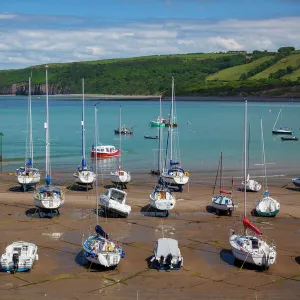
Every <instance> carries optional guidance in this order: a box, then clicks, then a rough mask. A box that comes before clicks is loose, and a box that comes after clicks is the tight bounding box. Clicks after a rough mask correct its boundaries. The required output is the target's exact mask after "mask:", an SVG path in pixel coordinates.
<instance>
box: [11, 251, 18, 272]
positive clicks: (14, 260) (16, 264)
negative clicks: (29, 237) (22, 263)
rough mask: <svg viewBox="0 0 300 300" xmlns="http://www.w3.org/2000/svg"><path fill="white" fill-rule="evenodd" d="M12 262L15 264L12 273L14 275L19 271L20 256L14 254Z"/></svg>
mask: <svg viewBox="0 0 300 300" xmlns="http://www.w3.org/2000/svg"><path fill="white" fill-rule="evenodd" d="M12 260H13V264H14V266H13V270H12V273H13V274H14V273H16V272H17V270H18V266H19V254H18V253H14V254H13V258H12Z"/></svg>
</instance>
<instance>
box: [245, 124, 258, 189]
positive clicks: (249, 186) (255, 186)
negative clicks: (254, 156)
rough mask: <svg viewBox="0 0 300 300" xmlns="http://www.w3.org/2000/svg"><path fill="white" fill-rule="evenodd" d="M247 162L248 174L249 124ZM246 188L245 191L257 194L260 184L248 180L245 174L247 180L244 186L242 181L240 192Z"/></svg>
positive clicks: (248, 177)
mask: <svg viewBox="0 0 300 300" xmlns="http://www.w3.org/2000/svg"><path fill="white" fill-rule="evenodd" d="M247 153H248V160H247V161H248V162H247V168H248V169H247V170H248V172H249V165H250V163H249V159H250V124H249V135H248V152H247ZM245 187H246V191H249V192H258V191H260V189H261V184H260V183H258V182H257V181H256V180H254V179H250V174H249V173H248V174H247V180H246V184H245V182H244V181H242V190H243V189H244V188H245Z"/></svg>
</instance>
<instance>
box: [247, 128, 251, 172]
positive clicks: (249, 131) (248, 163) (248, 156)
mask: <svg viewBox="0 0 300 300" xmlns="http://www.w3.org/2000/svg"><path fill="white" fill-rule="evenodd" d="M250 133H251V124H250V123H249V129H248V145H247V147H248V152H247V153H248V155H247V176H248V175H249V165H250Z"/></svg>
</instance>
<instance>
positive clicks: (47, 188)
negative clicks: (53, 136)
mask: <svg viewBox="0 0 300 300" xmlns="http://www.w3.org/2000/svg"><path fill="white" fill-rule="evenodd" d="M44 128H45V131H46V155H45V156H46V157H45V158H46V159H45V164H46V174H45V175H46V176H45V177H46V178H45V181H46V185H44V186H42V187H40V188H39V189H38V190H37V191H36V192H35V193H34V195H33V198H34V204H35V206H36V207H37V208H39V209H42V210H46V211H47V210H48V211H49V210H50V211H52V210H56V211H58V210H59V208H60V207H62V206H63V204H64V203H65V195H64V193H63V191H62V190H61V189H60V188H59V187H57V186H54V185H53V184H52V178H51V170H50V135H49V108H48V66H46V122H45V124H44Z"/></svg>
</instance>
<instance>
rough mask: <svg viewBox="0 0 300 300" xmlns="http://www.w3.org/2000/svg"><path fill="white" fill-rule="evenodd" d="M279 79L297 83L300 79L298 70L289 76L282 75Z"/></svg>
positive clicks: (299, 70)
mask: <svg viewBox="0 0 300 300" xmlns="http://www.w3.org/2000/svg"><path fill="white" fill-rule="evenodd" d="M281 78H282V79H285V80H291V81H297V80H298V79H299V78H300V68H298V69H297V70H295V71H293V72H292V73H291V74H286V75H284V76H283V77H281Z"/></svg>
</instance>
